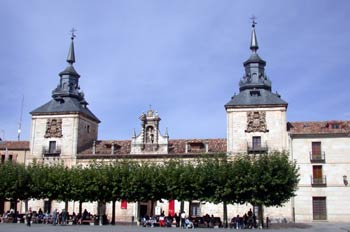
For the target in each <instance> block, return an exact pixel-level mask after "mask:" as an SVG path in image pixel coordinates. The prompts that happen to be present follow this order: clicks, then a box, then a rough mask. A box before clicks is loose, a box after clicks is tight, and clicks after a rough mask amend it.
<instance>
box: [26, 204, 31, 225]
mask: <svg viewBox="0 0 350 232" xmlns="http://www.w3.org/2000/svg"><path fill="white" fill-rule="evenodd" d="M32 216H33V212H32V208H30V207H29V210H28V212H27V213H26V220H27V226H30V223H31V221H32Z"/></svg>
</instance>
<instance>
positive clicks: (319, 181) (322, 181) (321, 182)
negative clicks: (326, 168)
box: [311, 176, 327, 187]
mask: <svg viewBox="0 0 350 232" xmlns="http://www.w3.org/2000/svg"><path fill="white" fill-rule="evenodd" d="M311 186H312V187H326V186H327V178H326V176H322V177H311Z"/></svg>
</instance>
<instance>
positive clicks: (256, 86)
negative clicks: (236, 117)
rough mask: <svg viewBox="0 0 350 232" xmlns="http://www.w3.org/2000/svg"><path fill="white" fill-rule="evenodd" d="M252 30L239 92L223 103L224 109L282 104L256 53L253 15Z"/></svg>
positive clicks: (256, 41) (283, 103) (256, 45)
mask: <svg viewBox="0 0 350 232" xmlns="http://www.w3.org/2000/svg"><path fill="white" fill-rule="evenodd" d="M251 19H252V32H251V38H250V50H251V51H252V53H251V54H250V57H249V58H248V60H246V61H245V62H244V63H243V65H244V71H245V73H244V75H243V78H242V79H241V80H240V81H239V94H238V95H236V94H235V95H234V96H233V97H232V98H231V100H230V101H229V102H228V103H227V104H226V105H225V107H226V109H227V108H230V107H243V106H244V107H246V106H254V107H257V106H266V105H284V106H287V103H286V102H285V101H283V100H282V99H281V98H280V96H279V95H278V94H274V93H272V91H271V90H272V88H271V81H270V79H269V78H268V77H267V75H266V74H265V66H266V61H264V60H263V59H261V58H260V56H259V55H258V53H257V50H258V49H259V46H258V40H257V36H256V31H255V25H256V24H257V23H256V21H255V19H256V18H255V17H252V18H251Z"/></svg>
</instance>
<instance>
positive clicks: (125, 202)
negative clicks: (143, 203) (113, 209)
mask: <svg viewBox="0 0 350 232" xmlns="http://www.w3.org/2000/svg"><path fill="white" fill-rule="evenodd" d="M120 208H121V209H127V208H128V202H127V201H126V200H122V202H121V204H120Z"/></svg>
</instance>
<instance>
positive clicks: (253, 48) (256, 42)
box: [250, 19, 259, 53]
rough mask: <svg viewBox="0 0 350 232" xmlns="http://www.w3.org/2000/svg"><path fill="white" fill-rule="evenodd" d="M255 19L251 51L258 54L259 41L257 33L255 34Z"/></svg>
mask: <svg viewBox="0 0 350 232" xmlns="http://www.w3.org/2000/svg"><path fill="white" fill-rule="evenodd" d="M255 24H256V22H255V19H253V23H252V28H253V29H252V35H251V39H250V50H252V52H253V53H256V51H257V50H258V49H259V46H258V40H257V38H256V33H255Z"/></svg>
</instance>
